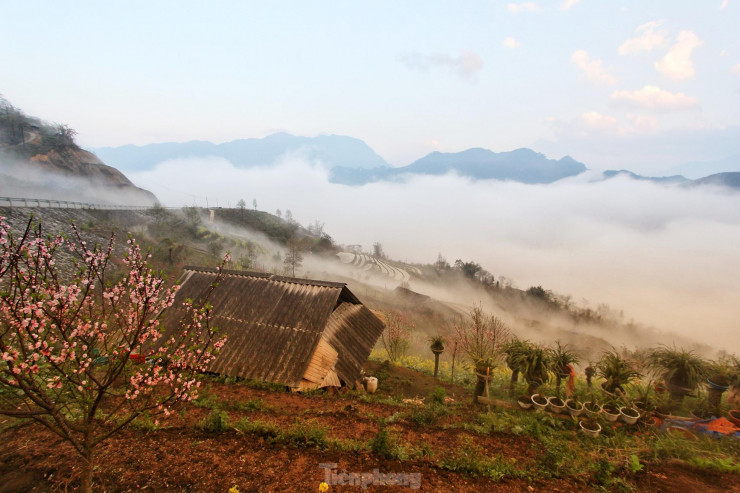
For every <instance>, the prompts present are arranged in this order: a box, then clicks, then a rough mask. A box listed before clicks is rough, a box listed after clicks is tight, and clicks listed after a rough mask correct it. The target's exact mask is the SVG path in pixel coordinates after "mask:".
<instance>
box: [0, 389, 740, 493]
mask: <svg viewBox="0 0 740 493" xmlns="http://www.w3.org/2000/svg"><path fill="white" fill-rule="evenodd" d="M417 378H418V375H417ZM415 390H422V389H413V388H412V389H410V392H412V393H413V392H414V391H415ZM448 391H449V392H452V393H457V394H458V398H468V396H465V395H463V393H462V390H461V389H456V388H452V387H449V388H448ZM208 392H210V393H211V395H212V396H214V397H216V398H217V399H218V400H219V402H221V403H224V405H225V407H226V408H227V409H228V408H229V403H237V402H246V401H251V400H254V399H261V401H262V408H261V409H258V410H256V411H233V410H232V411H228V413H229V418H230V419H231V421H232V422H235V421H236V420H238V419H239V418H241V417H249V418H250V419H260V420H262V421H269V422H272V423H275V424H278V425H279V426H281V427H288V426H290V425H292V424H294V423H295V422H296V420H299V421H304V420H312V422H314V423H316V424H317V425H320V426H325V427H327V429H328V430H329V436H330V437H331V438H336V439H343V440H348V439H354V440H363V441H367V440H370V439H371V438H372V437H373V436H375V434H376V433H377V431H378V422H377V419H378V418H379V417H389V416H391V415H392V414H394V413H396V412H398V411H403V410H405V409H407V408H406V407H403V408H401V407H399V406H392V405H385V404H378V403H368V402H362V401H359V400H357V399H350V398H342V397H331V396H323V395H314V396H302V395H296V394H290V393H283V392H275V391H267V390H258V389H254V388H250V387H248V386H246V385H229V384H221V383H213V384H211V386H210V389H209V390H208ZM232 409H233V407H232ZM466 412H467V411H464V410H463V411H462V412H461V413H455V414H454V415H450V416H447V417H445V418H443V419H442V420H440V422H438V423H436V424H434V425H429V426H418V425H416V424H414V423H412V422H409V421H407V420H399V421H396V422H394V423H393V424H392V425H389V429H391V431H392V432H393V433H394V434H395V435H396V436H398V437H400V438H401V440H402V442H403V443H408V444H412V445H415V446H419V445H420V444H422V443H425V444H427V445H426V446H427V447H429V449H430V450H431V451H432V453H433V455H434V456H437V457H439V456H440V455H441V454H445V453H447V452H449V451H451V450H453V449H455V447H457V445H458V444H460V443H462V442H463V441H464V440H465V437H466V436H468V437H471V438H474V440H475V443H476V444H478V445H479V446H480V447H482V448H483V449H484V450H485V451H486V452H487V453H488V454H496V453H499V454H502V455H503V456H504V457H506V458H507V459H515V460H516V463H517V465H519V466H523V467H527V466H528V465H530V464H531V465H532V467H535V465H536V461H537V458H538V455H539V454H541V453H542V452H543V449H542V445H541V444H540V443H538V442H537V441H535V440H533V439H532V438H529V437H526V436H515V435H511V434H506V433H493V434H487V435H481V434H475V433H473V432H466V431H463V430H460V429H459V428H447V427H446V425H451V424H454V423H456V422H459V421H461V420H465V419H470V417H471V416H472V415H473V413H475V412H476V410H470V415H466ZM208 413H210V409H208V408H201V407H196V406H195V405H193V404H186V405H184V406H183V407H182V409H181V410H179V411H178V412H176V413H174V414H173V415H172V416H170V417H169V418H167V419H166V420H163V422H162V424H163V425H164V427H163V428H162V429H159V430H156V431H143V430H142V429H138V428H134V427H129V428H127V429H124V430H123V431H122V432H120V433H119V434H117V435H115V436H114V437H112V438H111V439H109V440H108V441H106V442H104V443H103V444H102V445H101V446H100V448H99V449H98V452H97V457H96V464H97V467H96V469H95V473H94V481H95V487H96V491H110V492H118V491H121V492H123V491H139V490H141V491H175V492H220V493H225V492H227V491H228V490H229V488H230V487H232V486H234V485H236V486H237V487H238V489H239V491H240V492H241V493H245V492H251V491H254V492H290V491H301V492H314V491H318V485H319V483H320V482H321V481H322V480H323V478H324V471H323V470H322V469H320V468H319V464H321V463H327V462H334V463H337V464H338V469H339V471H340V472H341V471H342V470H345V471H348V472H370V471H373V469H376V468H377V469H379V470H380V471H381V472H384V473H389V472H407V473H419V474H421V487H420V489H419V490H418V491H424V492H436V491H440V492H441V491H444V492H448V491H466V492H467V491H470V492H478V491H480V492H533V491H552V492H577V491H594V486H593V485H592V484H589V482H590V481H591V480H590V478H588V477H584V478H568V479H543V480H535V481H528V480H525V479H509V478H504V479H503V480H501V481H500V482H494V481H492V480H490V479H486V478H475V477H470V476H467V475H464V474H460V473H456V472H451V471H448V470H445V469H442V468H440V467H438V466H437V465H436V464H435V461H434V460H432V459H426V458H422V459H416V460H407V461H397V460H389V459H385V458H381V457H379V456H377V455H375V454H373V453H371V452H369V451H367V450H362V451H360V452H351V451H337V450H326V451H325V450H319V449H317V448H290V447H287V446H285V445H283V444H280V443H271V442H270V441H269V440H266V439H264V438H260V437H259V436H257V435H254V434H249V433H246V434H244V433H240V432H238V431H236V430H233V429H232V430H227V431H224V432H221V433H210V434H209V433H205V432H203V431H201V430H200V429H199V428H198V427H197V423H198V422H199V421H200V420H201V419H202V418H203V417H205V416H206V415H208ZM79 465H80V460H79V459H78V457H77V455H76V453H75V452H74V450H73V449H72V448H71V446H69V445H68V444H67V443H65V442H64V441H63V440H61V439H60V438H58V437H56V436H55V435H53V434H52V433H50V432H49V431H47V430H46V429H44V428H43V427H41V426H40V425H36V424H22V425H18V426H14V427H11V428H9V429H6V430H5V431H3V432H0V493H5V492H16V491H17V492H26V491H28V492H47V491H48V492H51V491H67V490H72V491H73V490H74V489H76V487H77V485H78V477H79V474H80V469H79ZM739 479H740V478H739V477H738V476H737V475H732V474H719V473H712V472H707V471H705V470H698V469H694V468H691V467H689V466H687V465H685V464H664V465H660V466H653V465H650V464H648V465H647V467H646V468H645V470H644V471H642V472H640V473H638V474H637V475H635V476H634V477H631V478H630V481H631V482H632V483H633V484H634V486H635V488H636V490H637V491H646V492H661V493H662V492H694V491H696V492H718V493H719V492H722V493H726V492H740V481H739ZM360 490H361V489H360V488H359V487H357V486H332V488H331V490H330V491H332V492H334V491H340V492H341V491H360ZM366 491H369V492H373V491H378V492H379V491H383V492H393V491H399V492H401V491H412V490H410V489H409V488H408V487H401V486H370V487H368V488H367V490H366Z"/></svg>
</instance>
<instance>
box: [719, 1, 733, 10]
mask: <svg viewBox="0 0 740 493" xmlns="http://www.w3.org/2000/svg"><path fill="white" fill-rule="evenodd" d="M729 3H730V0H722V3H721V4H720V5H719V8H720V9H724V8H725V7H727V5H728V4H729Z"/></svg>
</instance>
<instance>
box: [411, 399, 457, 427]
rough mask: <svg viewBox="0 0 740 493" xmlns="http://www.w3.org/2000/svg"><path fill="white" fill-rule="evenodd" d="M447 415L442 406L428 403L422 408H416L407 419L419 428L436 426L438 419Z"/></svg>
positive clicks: (445, 409)
mask: <svg viewBox="0 0 740 493" xmlns="http://www.w3.org/2000/svg"><path fill="white" fill-rule="evenodd" d="M448 413H449V411H448V410H447V408H446V407H445V406H444V405H443V404H434V403H430V404H427V405H424V406H417V407H414V409H413V410H412V411H411V412H410V416H409V419H410V420H411V421H413V422H414V423H416V424H417V425H419V426H427V425H433V424H436V423H437V421H438V420H439V418H440V417H443V416H446V415H447V414H448Z"/></svg>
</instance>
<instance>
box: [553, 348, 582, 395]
mask: <svg viewBox="0 0 740 493" xmlns="http://www.w3.org/2000/svg"><path fill="white" fill-rule="evenodd" d="M550 360H551V362H552V371H553V373H555V389H556V392H557V395H560V383H561V381H562V379H563V378H568V377H569V376H570V368H571V366H570V365H573V364H576V363H578V356H577V355H576V354H575V352H573V351H572V350H571V349H570V346H568V345H567V344H566V345H565V346H563V345H562V344H560V341H555V346H554V347H553V348H552V349H551V350H550Z"/></svg>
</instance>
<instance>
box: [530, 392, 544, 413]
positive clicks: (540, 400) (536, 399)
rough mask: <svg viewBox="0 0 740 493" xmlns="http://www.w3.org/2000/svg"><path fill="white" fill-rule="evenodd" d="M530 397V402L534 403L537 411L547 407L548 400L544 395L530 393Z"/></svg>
mask: <svg viewBox="0 0 740 493" xmlns="http://www.w3.org/2000/svg"><path fill="white" fill-rule="evenodd" d="M530 399H531V400H532V404H534V408H535V409H536V410H538V411H544V410H545V408H546V407H547V404H548V401H547V398H546V397H545V396H544V395H540V394H532V397H530Z"/></svg>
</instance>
